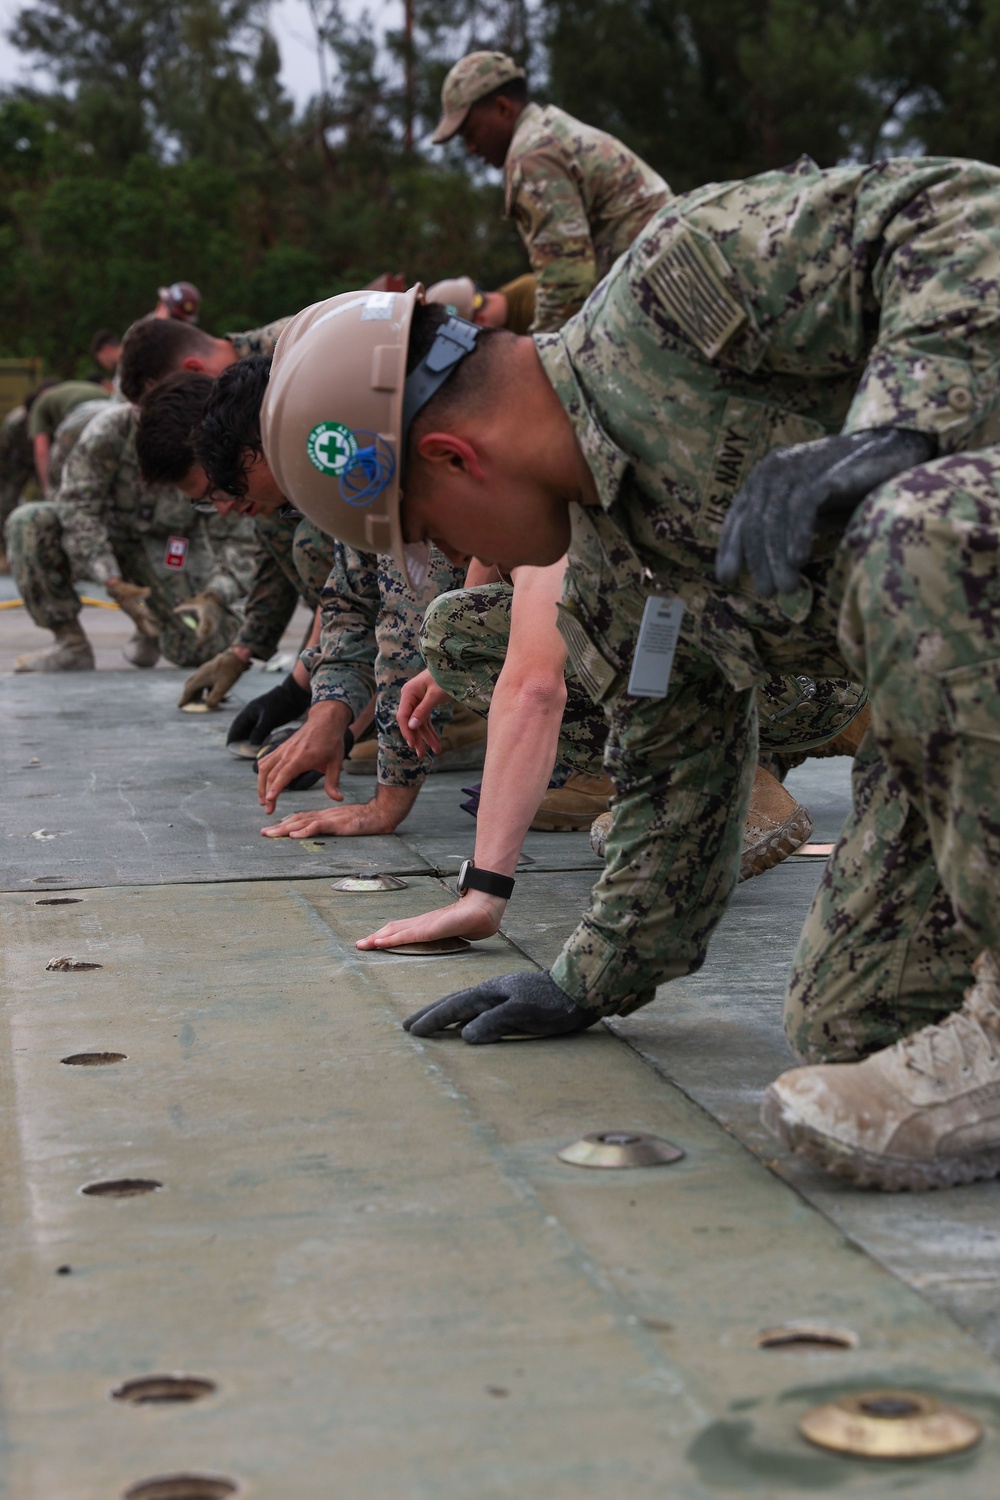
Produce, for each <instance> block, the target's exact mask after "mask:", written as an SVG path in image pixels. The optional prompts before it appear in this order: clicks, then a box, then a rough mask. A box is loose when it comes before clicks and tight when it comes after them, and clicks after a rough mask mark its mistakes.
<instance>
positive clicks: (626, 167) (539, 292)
mask: <svg viewBox="0 0 1000 1500" xmlns="http://www.w3.org/2000/svg"><path fill="white" fill-rule="evenodd" d="M504 194H505V202H506V213H507V215H508V217H509V218H513V219H514V221H515V223H516V224H517V227H518V229H519V231H520V234H521V238H522V240H523V241H524V247H525V249H526V250H527V252H528V258H529V259H530V261H531V269H532V271H533V272H534V273H535V278H536V287H535V321H534V324H533V332H535V333H545V332H548V331H550V330H552V329H556V328H560V327H561V326H562V325H563V323H565V322H566V320H567V318H570V317H572V315H573V314H574V313H575V312H577V311H578V310H579V309H580V308H581V307H582V306H583V304H584V302H585V301H586V299H587V297H588V296H589V295H590V293H591V291H592V290H593V288H594V286H595V285H596V284H597V282H598V281H600V279H601V277H602V276H606V275H607V273H608V271H610V269H611V267H612V265H613V264H614V262H615V261H616V260H617V259H618V256H619V255H622V254H624V252H625V251H626V250H627V249H628V247H629V245H630V244H631V243H632V241H633V240H634V239H635V237H636V235H637V234H638V233H639V231H640V230H641V229H643V228H644V227H645V225H646V224H647V223H648V222H649V220H650V219H651V218H652V216H653V215H654V214H655V213H656V211H657V210H658V209H660V208H662V207H663V205H664V204H665V203H666V202H667V201H668V199H669V198H670V189H669V188H668V187H667V184H666V183H665V182H664V180H663V178H662V177H660V176H659V175H658V174H657V173H656V172H654V171H653V169H652V168H651V167H648V166H647V165H646V163H645V162H644V161H642V159H641V158H640V157H638V156H636V155H635V153H634V152H633V151H630V150H629V149H628V147H627V146H624V145H623V144H622V142H621V141H619V140H616V139H615V137H614V136H613V135H607V134H605V132H604V131H603V130H595V129H594V128H593V127H592V126H590V125H584V124H583V123H582V122H581V121H580V120H575V119H574V118H573V116H572V115H568V114H566V113H565V111H564V110H561V109H556V107H555V106H554V105H551V104H550V105H547V106H545V107H543V106H542V105H540V104H529V105H527V106H526V108H525V109H524V110H523V111H522V113H521V114H520V116H519V117H518V121H517V125H516V126H515V129H514V136H513V139H512V140H511V143H510V147H509V149H508V152H507V159H506V161H505V163H504Z"/></svg>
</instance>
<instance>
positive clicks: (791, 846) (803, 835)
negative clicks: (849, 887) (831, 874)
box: [739, 766, 813, 881]
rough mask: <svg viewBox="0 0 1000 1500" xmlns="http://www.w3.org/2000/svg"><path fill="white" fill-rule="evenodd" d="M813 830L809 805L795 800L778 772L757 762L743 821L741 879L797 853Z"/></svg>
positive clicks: (758, 873) (760, 873)
mask: <svg viewBox="0 0 1000 1500" xmlns="http://www.w3.org/2000/svg"><path fill="white" fill-rule="evenodd" d="M812 831H813V820H812V816H811V814H810V812H809V809H808V808H805V807H803V806H802V804H801V802H796V800H795V798H794V797H793V796H792V794H791V793H790V792H786V791H785V788H784V787H783V786H782V785H781V782H780V781H779V780H778V778H777V777H776V776H772V775H771V773H770V771H765V770H764V768H763V766H758V767H757V769H756V771H755V773H754V778H753V790H752V791H751V793H750V806H749V808H748V810H747V816H746V822H745V823H744V825H743V853H742V855H741V857H740V874H739V880H740V881H743V880H749V879H750V877H751V876H752V875H762V874H763V873H764V871H765V870H770V869H772V868H773V867H774V866H775V865H777V864H780V863H781V861H782V860H783V859H787V858H788V856H789V854H794V853H795V851H796V849H798V848H800V847H801V846H802V845H803V844H804V843H805V842H806V841H807V839H808V838H809V836H810V834H811V833H812Z"/></svg>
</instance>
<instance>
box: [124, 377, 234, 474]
mask: <svg viewBox="0 0 1000 1500" xmlns="http://www.w3.org/2000/svg"><path fill="white" fill-rule="evenodd" d="M214 384H215V381H214V380H213V379H212V377H211V375H202V374H200V373H199V372H198V371H197V370H178V371H177V373H176V374H174V375H168V376H167V378H166V379H165V380H161V381H159V382H158V383H157V384H156V385H154V386H153V387H152V388H151V390H150V391H149V392H148V394H147V395H146V397H145V398H144V400H143V402H142V404H141V406H140V407H139V422H138V426H137V427H136V433H135V449H136V456H137V457H138V459H139V472H140V473H141V475H142V477H143V479H144V480H145V481H146V483H147V484H177V483H178V482H179V481H180V480H181V479H183V478H184V476H185V474H186V473H187V472H188V470H189V469H191V468H193V467H194V465H195V464H196V463H197V462H198V460H197V458H196V457H195V454H194V448H193V445H192V442H191V437H192V433H193V431H194V428H195V427H197V425H198V423H199V421H200V420H201V415H202V412H203V411H204V410H205V403H206V401H207V400H208V398H209V396H210V395H211V393H212V387H213V385H214Z"/></svg>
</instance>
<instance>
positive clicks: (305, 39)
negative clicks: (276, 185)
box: [0, 0, 403, 105]
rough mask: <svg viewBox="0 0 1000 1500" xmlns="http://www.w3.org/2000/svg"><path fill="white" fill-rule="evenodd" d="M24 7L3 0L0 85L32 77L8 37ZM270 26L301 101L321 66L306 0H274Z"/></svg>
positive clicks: (393, 18)
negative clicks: (319, 65) (16, 17)
mask: <svg viewBox="0 0 1000 1500" xmlns="http://www.w3.org/2000/svg"><path fill="white" fill-rule="evenodd" d="M165 3H167V0H165ZM344 8H345V10H346V12H347V14H348V15H350V16H355V15H360V14H361V12H362V11H363V10H365V9H366V8H367V9H368V10H369V11H370V12H371V14H372V15H373V16H375V17H376V18H378V19H379V20H381V19H382V18H383V17H384V20H385V23H386V24H387V25H389V26H394V25H398V24H399V22H400V19H401V17H402V10H403V6H402V0H370V3H369V4H368V5H367V6H366V5H365V0H347V3H346V4H345V7H344ZM20 9H21V5H20V4H19V3H18V0H0V32H2V33H3V35H2V36H0V85H2V84H5V83H8V84H9V83H23V82H27V81H28V80H29V79H30V77H31V69H30V68H29V66H28V64H27V63H26V61H25V58H24V55H23V54H22V53H20V52H17V51H15V49H14V48H13V47H12V46H11V45H10V43H9V42H8V41H7V37H6V33H7V32H8V31H9V29H10V26H11V23H12V21H13V19H14V17H15V15H16V14H17V12H18V11H19V10H20ZM271 29H272V31H273V32H274V34H275V36H276V37H277V39H278V45H279V47H280V48H281V60H282V69H281V79H282V82H283V83H284V85H285V87H286V88H287V90H288V92H289V93H290V94H291V95H292V97H293V99H295V101H296V103H297V104H299V105H301V104H304V103H305V102H306V100H307V99H308V98H309V97H310V96H311V95H312V94H315V93H317V92H318V91H319V70H318V68H317V66H316V48H315V43H314V42H313V38H312V27H311V26H310V24H309V12H308V9H307V7H306V5H305V0H275V3H274V5H273V7H272V10H271Z"/></svg>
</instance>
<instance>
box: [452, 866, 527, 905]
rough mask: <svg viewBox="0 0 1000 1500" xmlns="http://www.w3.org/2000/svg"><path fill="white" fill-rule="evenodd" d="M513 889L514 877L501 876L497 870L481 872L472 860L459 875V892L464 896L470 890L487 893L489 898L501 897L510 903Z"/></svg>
mask: <svg viewBox="0 0 1000 1500" xmlns="http://www.w3.org/2000/svg"><path fill="white" fill-rule="evenodd" d="M513 889H514V877H513V876H512V875H500V874H499V873H498V872H497V871H496V870H481V869H480V868H479V867H478V865H474V864H473V863H472V860H471V859H467V860H466V861H465V864H464V865H463V866H462V869H461V871H460V873H459V891H460V892H461V894H462V895H464V894H465V892H466V891H469V890H472V891H485V892H486V894H487V895H488V896H501V897H502V898H503V899H504V901H509V900H510V895H511V892H512V891H513Z"/></svg>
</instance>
